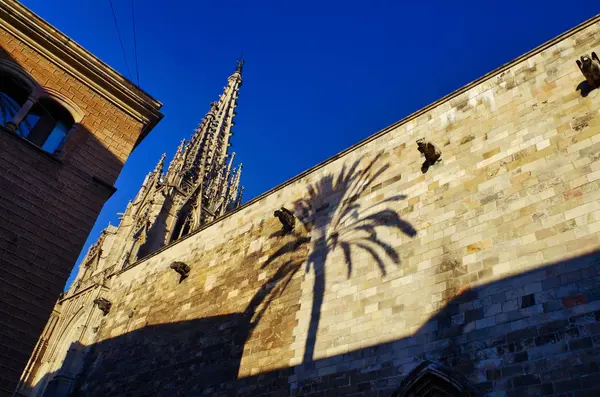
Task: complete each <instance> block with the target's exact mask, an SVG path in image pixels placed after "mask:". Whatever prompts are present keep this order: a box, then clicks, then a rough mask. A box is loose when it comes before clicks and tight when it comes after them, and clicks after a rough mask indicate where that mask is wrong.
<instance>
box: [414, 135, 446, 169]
mask: <svg viewBox="0 0 600 397" xmlns="http://www.w3.org/2000/svg"><path fill="white" fill-rule="evenodd" d="M417 149H418V150H419V152H421V153H422V154H423V156H425V162H424V163H423V166H422V167H421V171H423V173H426V172H427V170H428V169H429V167H430V166H432V165H434V164H435V163H436V162H437V161H439V159H440V157H441V156H442V152H440V150H439V149H438V148H436V147H435V146H434V145H433V143H431V142H427V141H425V139H419V140H418V141H417Z"/></svg>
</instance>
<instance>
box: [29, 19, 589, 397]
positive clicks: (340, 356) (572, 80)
mask: <svg viewBox="0 0 600 397" xmlns="http://www.w3.org/2000/svg"><path fill="white" fill-rule="evenodd" d="M599 50H600V16H598V17H595V18H593V19H591V20H589V21H587V22H585V23H583V24H581V25H580V26H577V27H576V28H574V29H572V30H570V31H568V32H566V33H564V34H563V35H561V36H559V37H557V38H555V39H553V40H551V41H549V42H548V43H546V44H543V45H542V46H540V47H538V48H536V49H535V50H533V51H531V52H529V53H527V54H525V55H523V56H522V57H520V58H518V59H516V60H514V61H512V62H510V63H509V64H507V65H505V66H503V67H501V68H499V69H497V70H495V71H493V72H491V73H489V74H487V75H486V76H484V77H482V78H481V79H479V80H477V81H475V82H473V83H471V84H469V85H467V86H465V87H463V88H461V89H460V90H458V91H456V92H454V93H452V94H450V95H448V96H446V97H444V98H442V99H440V100H439V101H437V102H436V103H434V104H432V105H430V106H428V107H426V108H424V109H422V110H421V111H419V112H417V113H415V114H413V115H411V116H409V117H407V118H406V119H404V120H401V121H399V122H397V123H395V124H393V125H391V126H390V127H388V128H386V129H384V130H382V131H380V132H378V133H376V134H375V135H373V136H371V137H369V138H367V139H366V140H364V141H362V142H360V143H358V144H357V145H355V146H353V147H351V148H349V149H348V150H346V151H344V152H342V153H340V154H338V155H337V156H335V157H333V158H331V159H329V160H327V161H325V162H324V163H322V164H319V165H317V166H315V167H313V168H312V169H310V170H308V171H306V172H304V173H302V174H301V175H298V176H297V177H295V178H293V179H292V180H290V181H288V182H286V183H284V184H282V185H281V186H278V187H276V188H274V189H272V190H271V191H268V192H266V193H264V194H263V195H261V196H259V197H257V198H255V199H253V200H251V201H249V202H247V203H245V204H244V205H242V206H240V207H238V208H236V209H234V210H232V211H230V212H229V213H227V214H225V215H224V216H222V217H220V218H219V219H217V220H216V221H214V222H209V223H206V224H204V225H202V226H201V227H200V228H197V229H195V230H191V229H190V230H191V232H190V233H188V234H187V235H185V236H182V237H180V238H179V239H176V240H174V241H171V242H169V243H168V244H167V245H166V246H163V247H162V248H159V249H157V250H154V251H153V252H149V253H148V254H147V255H146V256H145V257H141V258H138V259H132V260H130V262H129V263H127V264H125V262H123V261H119V262H117V263H118V264H119V266H121V268H120V269H117V270H116V271H114V272H112V273H111V274H107V275H106V277H105V278H104V279H103V281H102V282H98V283H97V285H98V287H97V288H96V289H94V290H92V289H88V290H85V291H81V290H79V291H80V292H78V290H76V288H81V287H73V288H72V289H71V290H70V291H69V293H68V294H67V296H66V298H65V299H64V300H63V301H61V302H59V304H58V305H57V306H56V308H55V312H56V313H57V316H56V318H55V319H52V320H51V322H50V323H48V325H47V328H46V335H47V337H48V338H49V339H47V340H48V341H49V342H48V348H47V349H46V352H45V353H43V354H40V355H38V356H34V357H33V358H32V362H31V363H30V364H31V368H32V370H31V371H30V372H29V373H27V374H25V375H24V378H23V379H24V383H23V386H24V387H23V388H22V389H21V390H22V392H23V393H24V394H28V395H43V393H44V390H43V388H44V386H43V385H45V384H48V385H49V384H50V382H52V380H53V379H57V378H58V379H60V377H61V376H68V377H69V379H70V380H71V381H70V383H69V384H68V387H64V388H59V387H56V388H54V389H51V393H50V394H47V395H56V396H60V395H67V394H68V393H69V392H72V391H73V392H76V393H77V395H82V396H99V395H111V396H142V395H159V396H174V395H207V396H230V395H238V396H256V395H260V396H300V395H303V396H377V397H379V396H395V397H408V396H485V395H487V396H507V397H518V396H534V395H535V396H538V395H544V396H555V397H558V396H577V397H580V396H581V397H583V396H596V395H598V393H599V391H600V251H599V248H600V234H599V231H600V204H599V201H598V199H599V198H600V156H598V151H599V150H600V90H599V89H598V88H596V87H598V86H600V74H598V73H597V72H598V71H600V62H599V61H598V57H597V56H596V55H595V51H599ZM582 72H583V73H582ZM158 169H161V166H159V167H158ZM158 174H160V173H158ZM156 175H157V174H151V175H150V176H149V178H148V179H147V182H146V186H153V185H152V184H153V183H154V182H152V181H154V180H159V179H161V178H160V177H157V176H156ZM167 175H168V172H167ZM157 178H158V179H157ZM144 189H146V187H145V188H144ZM147 189H149V191H150V190H151V189H153V188H151V187H148V188H147ZM136 200H137V199H136ZM139 202H142V201H141V200H140V201H139ZM134 206H135V202H134V204H132V206H131V207H132V208H133V207H134ZM179 208H181V207H179ZM124 219H125V218H124ZM194 219H198V218H197V217H196V218H194ZM194 222H196V221H194ZM192 224H193V225H196V223H192ZM164 235H166V234H164ZM161 236H162V234H161ZM105 238H106V240H108V238H109V237H108V236H106V237H105ZM161 238H162V237H161ZM106 240H105V241H106ZM130 241H131V240H130ZM165 242H167V241H166V240H165ZM94 255H96V254H95V251H93V250H92V251H91V252H90V254H89V255H88V258H87V259H86V260H90V258H94ZM101 258H102V256H100V261H101V260H102V259H101ZM123 266H124V267H123ZM84 271H85V270H82V272H84ZM80 274H81V273H80ZM85 294H89V295H87V296H84V295H85ZM75 299H81V300H80V301H79V302H78V303H76V304H75V303H69V302H70V300H72V301H74V300H75ZM94 300H96V304H93V301H94ZM54 324H63V325H61V326H60V327H61V328H60V330H59V329H58V325H56V326H55V325H54ZM53 327H54V328H53ZM52 349H53V350H52ZM52 351H56V352H58V351H61V352H62V353H60V354H57V353H52ZM53 354H54V356H53ZM48 363H51V364H48ZM48 380H50V381H48ZM55 384H56V385H57V386H58V385H59V384H60V382H59V381H56V382H55ZM63 384H65V383H63ZM40 385H42V386H40ZM46 390H48V389H46Z"/></svg>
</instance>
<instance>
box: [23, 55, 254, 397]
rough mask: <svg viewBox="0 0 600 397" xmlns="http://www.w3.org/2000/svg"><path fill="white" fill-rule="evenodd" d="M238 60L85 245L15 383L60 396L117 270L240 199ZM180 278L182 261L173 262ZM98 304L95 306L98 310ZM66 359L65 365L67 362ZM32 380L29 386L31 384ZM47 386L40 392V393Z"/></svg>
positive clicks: (30, 391) (26, 390)
mask: <svg viewBox="0 0 600 397" xmlns="http://www.w3.org/2000/svg"><path fill="white" fill-rule="evenodd" d="M243 65H244V61H238V65H237V68H236V70H235V72H234V73H233V74H232V75H231V76H230V77H229V78H228V80H227V86H226V87H225V89H224V91H223V93H222V94H221V95H220V96H219V98H218V100H217V101H215V102H213V103H211V104H210V108H209V111H208V113H207V114H206V116H205V117H204V118H203V119H202V122H201V123H200V124H199V125H198V128H197V129H196V130H195V132H194V134H193V135H192V137H191V138H190V139H189V140H188V141H187V142H186V141H185V140H184V141H182V142H181V144H180V145H179V147H178V148H177V151H176V153H175V156H174V158H173V159H172V160H171V162H170V164H169V166H168V167H167V169H166V170H165V164H164V163H165V155H163V156H162V157H161V158H160V160H159V161H158V164H157V165H156V167H155V168H154V169H153V170H152V171H151V172H150V173H148V175H147V176H146V178H145V179H144V182H143V183H142V186H141V188H140V190H139V192H138V194H137V195H136V196H135V198H134V199H133V200H132V201H130V202H129V204H128V205H127V208H126V209H125V211H124V212H123V213H122V214H120V223H119V225H118V226H113V225H109V226H108V227H107V228H106V229H104V230H103V231H102V233H101V235H100V238H99V239H98V240H97V241H96V243H94V244H93V245H92V246H91V247H90V248H89V250H88V252H87V254H86V256H85V258H84V259H83V261H82V263H81V264H80V266H79V273H78V274H77V277H76V278H75V280H74V281H73V284H72V285H71V287H70V288H69V290H68V291H67V292H66V294H65V295H64V296H63V297H61V299H60V300H59V301H58V303H57V304H56V306H55V309H54V312H53V314H52V317H51V319H50V321H49V322H48V324H47V326H46V328H45V330H44V333H43V335H42V337H41V338H40V340H39V342H38V345H37V347H36V349H35V352H34V354H33V355H32V358H31V360H30V361H29V364H28V366H27V368H26V369H25V372H24V374H23V379H22V382H21V384H20V385H19V388H20V389H19V393H21V394H27V395H48V396H54V395H66V394H68V393H70V391H72V390H73V388H74V381H75V379H76V376H77V374H78V373H80V372H81V369H82V365H83V359H84V357H85V356H86V354H87V348H85V346H87V345H90V344H91V343H93V341H94V337H95V335H96V332H97V329H98V327H99V326H100V324H101V322H102V319H103V316H102V314H103V313H108V312H109V311H110V308H111V306H112V303H111V302H110V301H109V300H108V299H107V293H108V291H109V290H110V285H111V283H112V280H114V279H115V277H116V275H117V274H119V273H120V272H122V271H123V270H125V269H128V268H129V267H130V266H132V264H134V263H136V262H137V261H138V260H140V259H141V258H143V257H145V256H147V255H149V254H151V253H153V252H155V251H157V250H158V249H160V248H162V247H163V246H165V245H167V244H169V243H171V242H174V241H176V240H178V239H181V238H183V237H185V236H186V235H188V234H190V233H191V232H193V231H195V230H198V229H199V228H200V227H201V226H202V225H205V224H207V223H210V222H212V221H214V220H215V219H217V218H218V217H221V216H223V215H224V214H225V213H226V212H227V211H230V210H232V209H234V208H235V207H237V206H239V204H240V202H241V199H242V191H243V188H242V187H240V177H241V172H242V165H241V164H240V165H239V166H235V167H234V165H233V162H234V158H235V152H233V153H229V147H230V146H231V137H232V135H233V131H232V128H233V125H234V120H233V119H234V117H235V114H236V112H235V111H236V106H237V98H238V96H239V89H240V87H241V85H242V69H243ZM174 269H175V270H176V271H178V272H180V273H181V274H180V277H182V279H183V278H185V273H186V268H185V264H183V263H181V264H179V267H177V266H174ZM99 309H100V310H99ZM65 361H68V362H69V363H70V364H69V365H68V366H65V365H64V363H65ZM32 386H33V387H32ZM44 393H45V394H44Z"/></svg>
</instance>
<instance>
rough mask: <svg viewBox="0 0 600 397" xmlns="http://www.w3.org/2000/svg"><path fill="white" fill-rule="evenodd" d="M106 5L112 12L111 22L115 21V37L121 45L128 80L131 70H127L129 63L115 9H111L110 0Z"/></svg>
mask: <svg viewBox="0 0 600 397" xmlns="http://www.w3.org/2000/svg"><path fill="white" fill-rule="evenodd" d="M108 4H110V10H111V11H112V16H113V20H114V21H115V28H116V29H117V37H118V38H119V43H121V51H123V58H124V59H125V65H126V66H127V73H129V78H131V69H129V62H127V56H126V54H125V46H124V45H123V40H122V39H121V31H120V30H119V24H118V23H117V14H115V8H114V7H113V3H112V0H108Z"/></svg>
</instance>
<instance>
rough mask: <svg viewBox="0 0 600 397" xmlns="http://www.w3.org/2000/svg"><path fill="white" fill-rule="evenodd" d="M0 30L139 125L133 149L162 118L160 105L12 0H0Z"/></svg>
mask: <svg viewBox="0 0 600 397" xmlns="http://www.w3.org/2000/svg"><path fill="white" fill-rule="evenodd" d="M0 27H2V28H3V29H5V30H6V31H8V32H10V33H11V34H12V35H14V36H15V37H17V38H18V39H19V40H21V41H22V42H24V43H25V44H27V45H29V46H30V47H32V48H33V49H35V50H36V51H38V52H39V53H40V54H42V55H43V56H45V57H47V58H48V60H50V61H51V62H53V63H55V64H56V65H58V66H60V68H61V69H63V70H65V71H66V72H67V73H69V74H71V75H72V76H74V77H75V78H77V79H78V80H80V81H81V82H83V83H84V84H85V85H87V86H88V87H90V88H91V89H93V90H94V91H95V92H97V93H98V94H99V95H101V96H103V97H104V98H106V99H107V100H108V101H110V102H111V103H113V104H114V105H115V106H117V107H118V108H119V109H121V110H122V111H124V112H125V113H127V114H128V115H129V116H130V117H132V118H134V119H135V120H137V121H138V122H141V123H142V124H143V128H142V133H141V135H140V137H139V138H138V140H137V142H136V144H135V145H136V146H137V145H138V144H139V143H140V142H141V141H142V140H143V139H144V138H145V137H146V135H148V133H149V132H150V131H151V130H152V129H153V128H154V126H155V125H156V124H157V123H158V122H159V121H160V120H161V119H162V117H163V115H162V114H161V113H160V108H161V107H162V103H160V102H159V101H157V100H156V99H154V98H152V97H151V96H150V95H148V94H147V93H146V92H144V91H143V90H142V89H140V88H139V87H137V86H135V85H134V84H133V83H131V82H130V81H129V80H128V79H126V78H125V77H124V76H122V75H121V74H119V73H118V72H117V71H115V70H114V69H113V68H111V67H110V66H108V65H107V64H106V63H104V62H102V61H101V60H100V59H98V58H97V57H96V56H94V55H93V54H91V53H90V52H89V51H87V50H86V49H84V48H83V47H81V46H80V45H79V44H77V43H76V42H75V41H73V40H72V39H70V38H69V37H67V36H66V35H64V34H63V33H61V32H60V31H58V30H57V29H56V28H54V27H53V26H52V25H50V24H49V23H47V22H46V21H44V20H43V19H42V18H40V17H39V16H37V15H36V14H34V13H33V12H31V11H30V10H29V9H27V8H26V7H24V6H23V5H22V4H21V3H19V2H18V1H16V0H0Z"/></svg>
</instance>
